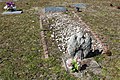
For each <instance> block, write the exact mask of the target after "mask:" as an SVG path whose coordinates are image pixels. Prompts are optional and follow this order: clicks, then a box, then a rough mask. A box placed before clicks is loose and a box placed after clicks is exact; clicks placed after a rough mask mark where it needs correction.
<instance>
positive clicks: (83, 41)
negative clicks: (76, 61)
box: [67, 31, 92, 60]
mask: <svg viewBox="0 0 120 80" xmlns="http://www.w3.org/2000/svg"><path fill="white" fill-rule="evenodd" d="M91 45H92V39H91V37H90V35H89V34H88V33H84V32H83V31H81V32H79V33H76V34H74V35H72V36H71V37H70V39H69V40H68V43H67V52H68V54H70V55H71V57H73V58H74V57H77V56H78V55H79V58H80V59H81V60H82V59H84V58H85V57H86V55H87V54H88V53H89V52H90V50H91Z"/></svg>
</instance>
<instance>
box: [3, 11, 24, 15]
mask: <svg viewBox="0 0 120 80" xmlns="http://www.w3.org/2000/svg"><path fill="white" fill-rule="evenodd" d="M21 13H23V11H5V12H3V13H2V14H3V15H9V14H21Z"/></svg>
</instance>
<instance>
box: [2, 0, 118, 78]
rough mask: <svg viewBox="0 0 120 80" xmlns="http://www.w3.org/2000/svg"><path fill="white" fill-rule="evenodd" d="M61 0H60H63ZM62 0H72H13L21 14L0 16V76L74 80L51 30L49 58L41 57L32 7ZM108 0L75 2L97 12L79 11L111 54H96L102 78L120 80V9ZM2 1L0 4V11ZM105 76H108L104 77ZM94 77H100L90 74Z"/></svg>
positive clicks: (36, 18)
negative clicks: (21, 11) (86, 4)
mask: <svg viewBox="0 0 120 80" xmlns="http://www.w3.org/2000/svg"><path fill="white" fill-rule="evenodd" d="M62 1H63V2H62ZM64 1H66V2H67V3H68V4H71V3H73V2H72V0H71V1H69V0H61V1H56V0H51V1H49V0H44V1H41V0H39V1H38V0H34V1H33V0H24V1H23V0H20V1H18V2H15V3H16V5H17V6H18V8H19V9H23V11H24V13H23V14H20V15H7V16H6V15H0V79H2V80H16V79H20V80H21V79H22V80H26V79H37V80H46V79H50V80H52V79H55V78H56V79H57V80H76V78H74V77H73V76H70V75H69V74H67V73H66V72H65V70H64V68H62V67H61V65H60V64H61V62H62V61H61V59H60V55H61V53H60V52H59V50H58V49H57V48H56V44H55V43H54V44H52V42H53V41H51V40H49V39H50V34H51V32H49V31H48V32H47V39H48V40H49V42H48V45H49V49H50V54H51V55H50V58H49V59H46V60H45V59H43V58H42V54H43V49H42V46H41V43H40V39H41V38H40V34H39V33H40V27H39V20H38V16H37V15H36V14H34V11H35V10H34V9H33V7H44V6H50V5H55V6H57V5H63V4H64ZM111 1H112V2H113V4H114V5H120V2H119V1H118V0H111ZM111 1H109V0H91V1H90V0H76V2H84V3H88V4H89V6H88V8H87V9H88V10H92V9H93V10H96V12H87V11H85V12H81V13H78V15H79V16H82V19H83V20H84V21H85V22H86V23H87V24H88V25H89V26H90V27H91V28H92V29H93V30H94V31H96V32H97V33H98V34H99V35H103V36H105V37H106V38H107V39H106V41H105V42H106V43H108V44H109V45H110V49H111V51H112V53H113V56H115V55H118V57H119V58H118V57H115V58H114V57H113V56H111V58H112V59H111V58H110V57H107V56H104V55H100V56H96V60H97V61H98V62H99V63H101V64H102V66H103V74H102V75H103V77H102V78H103V79H105V80H106V79H108V78H111V80H119V78H120V77H119V76H120V75H119V74H120V56H119V53H120V36H119V35H120V32H119V31H120V28H119V26H120V22H119V21H120V18H119V16H120V12H119V11H120V10H117V9H113V8H111V7H109V3H111ZM3 6H4V2H2V3H0V12H2V11H3V10H2V8H3ZM106 76H107V77H106ZM93 80H99V79H98V78H97V76H93Z"/></svg>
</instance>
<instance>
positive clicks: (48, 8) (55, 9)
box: [43, 7, 67, 13]
mask: <svg viewBox="0 0 120 80" xmlns="http://www.w3.org/2000/svg"><path fill="white" fill-rule="evenodd" d="M66 10H67V9H66V8H65V7H46V8H44V9H43V12H45V13H46V12H65V11H66Z"/></svg>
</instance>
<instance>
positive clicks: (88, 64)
mask: <svg viewBox="0 0 120 80" xmlns="http://www.w3.org/2000/svg"><path fill="white" fill-rule="evenodd" d="M76 18H77V17H76V14H75V13H72V15H71V16H70V15H69V14H66V13H61V12H54V13H45V15H44V16H42V22H43V23H42V24H48V25H47V26H43V27H44V28H46V29H49V30H50V31H51V38H52V39H53V41H56V42H57V45H58V49H59V50H60V51H61V56H60V57H62V60H63V64H64V67H65V69H66V71H68V72H70V73H71V74H73V75H75V76H76V77H80V78H82V76H84V75H86V74H87V75H88V76H89V77H88V78H89V79H90V74H89V72H90V73H93V74H95V75H100V74H101V67H100V65H99V64H98V63H97V62H96V61H95V60H94V59H93V58H92V57H94V56H96V55H99V54H102V51H105V49H104V48H105V47H104V45H103V44H102V43H101V42H100V41H99V39H98V38H97V37H96V36H95V34H93V32H92V31H90V29H89V28H88V27H86V25H85V24H84V23H83V22H82V20H78V19H76ZM74 36H75V37H74ZM82 40H83V41H82ZM76 41H77V42H76ZM82 42H84V46H85V48H84V49H85V50H83V53H81V52H79V48H80V46H81V45H79V44H80V43H81V44H82ZM77 52H79V53H78V54H84V56H83V57H80V60H81V64H82V65H81V67H80V69H79V70H78V71H75V72H71V70H70V69H69V67H68V66H67V60H69V59H70V58H71V57H72V59H76V56H75V55H76V54H77ZM71 53H73V55H71ZM81 56H82V55H81ZM86 78H87V77H86Z"/></svg>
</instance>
